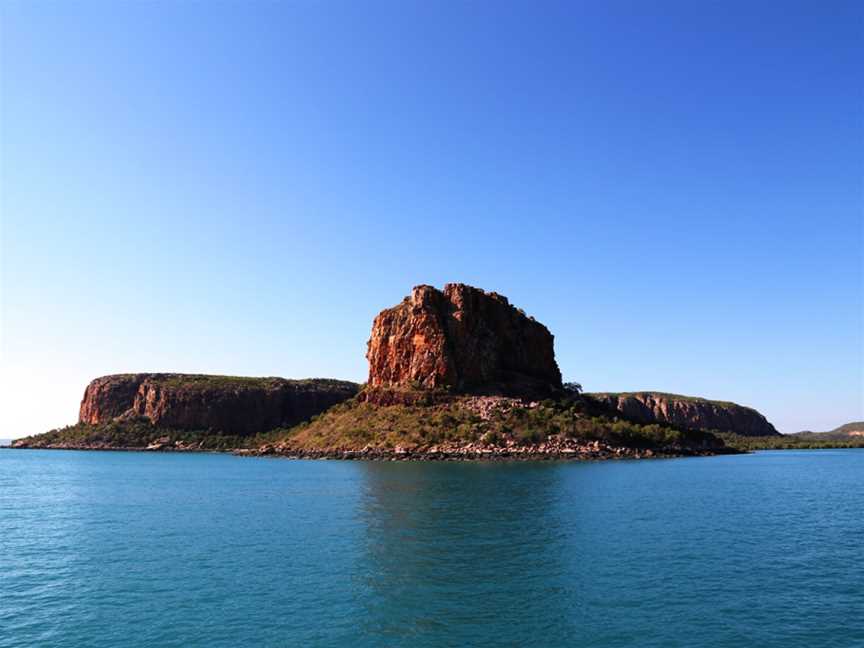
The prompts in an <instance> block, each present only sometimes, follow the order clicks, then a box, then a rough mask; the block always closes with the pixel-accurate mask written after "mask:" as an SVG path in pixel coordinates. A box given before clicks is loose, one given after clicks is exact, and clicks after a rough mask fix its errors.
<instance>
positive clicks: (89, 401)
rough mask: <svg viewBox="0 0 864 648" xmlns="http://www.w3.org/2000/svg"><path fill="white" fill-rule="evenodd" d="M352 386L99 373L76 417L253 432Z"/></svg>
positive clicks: (291, 421)
mask: <svg viewBox="0 0 864 648" xmlns="http://www.w3.org/2000/svg"><path fill="white" fill-rule="evenodd" d="M357 390H358V385H356V384H355V383H350V382H344V381H340V380H325V379H313V380H286V379H284V378H234V377H229V376H200V375H190V374H124V375H117V376H103V377H101V378H97V379H96V380H94V381H92V382H91V383H90V384H89V385H88V386H87V389H86V391H85V392H84V399H83V400H82V401H81V409H80V412H79V421H80V422H81V423H89V424H91V425H100V424H104V423H109V422H111V421H114V420H120V421H122V420H129V419H136V418H145V419H148V420H149V421H150V422H151V423H152V424H153V425H155V426H158V427H166V428H177V429H195V430H211V429H212V430H217V431H220V432H224V433H226V434H241V435H245V434H255V433H258V432H265V431H267V430H272V429H274V428H278V427H289V426H292V425H296V424H297V423H300V422H301V421H304V420H307V419H309V418H311V417H312V416H315V415H316V414H320V413H321V412H323V411H324V410H326V409H328V408H329V407H331V406H333V405H335V404H337V403H340V402H342V401H344V400H346V399H348V398H351V397H352V396H354V395H355V394H356V393H357Z"/></svg>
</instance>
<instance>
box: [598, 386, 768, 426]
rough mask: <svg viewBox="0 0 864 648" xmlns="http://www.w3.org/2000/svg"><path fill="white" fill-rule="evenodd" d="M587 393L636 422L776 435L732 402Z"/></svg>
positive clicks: (653, 394) (760, 419)
mask: <svg viewBox="0 0 864 648" xmlns="http://www.w3.org/2000/svg"><path fill="white" fill-rule="evenodd" d="M588 395H589V396H591V397H592V398H594V399H595V400H597V401H600V402H601V403H603V404H605V405H607V406H609V407H610V408H612V409H615V410H617V411H618V412H620V413H621V414H622V416H624V417H626V418H628V419H630V420H633V421H637V422H639V423H663V424H667V425H672V426H674V427H677V428H683V429H690V430H716V431H719V432H733V433H735V434H740V435H742V436H773V435H779V434H780V433H779V432H778V431H777V430H776V429H775V428H774V426H773V425H771V423H769V422H768V420H767V419H766V418H765V417H764V416H762V414H760V413H759V412H757V411H756V410H754V409H752V408H750V407H744V406H742V405H737V404H735V403H728V402H722V401H712V400H707V399H705V398H694V397H691V396H680V395H677V394H664V393H660V392H629V393H614V394H611V393H601V394H588Z"/></svg>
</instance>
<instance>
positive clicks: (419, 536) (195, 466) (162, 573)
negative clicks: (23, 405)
mask: <svg viewBox="0 0 864 648" xmlns="http://www.w3.org/2000/svg"><path fill="white" fill-rule="evenodd" d="M862 477H864V450H813V451H778V452H759V453H755V454H750V455H740V456H721V457H707V458H686V459H662V460H660V459H657V460H642V461H605V462H593V463H592V462H581V463H566V462H537V463H429V462H417V463H414V462H381V463H377V462H359V461H358V462H350V461H292V460H285V459H270V458H239V457H233V456H229V455H219V454H151V453H137V452H136V453H132V452H77V451H38V450H8V449H7V450H2V451H0V560H2V563H0V647H2V648H12V647H24V646H27V647H30V646H33V647H37V646H38V647H43V646H58V647H60V646H62V647H67V646H68V647H70V648H72V647H74V648H85V647H93V648H102V647H104V648H116V647H118V646H123V647H138V646H140V647H144V646H147V647H154V646H160V647H162V646H177V647H178V648H179V647H183V648H189V647H195V646H201V647H207V648H214V647H226V648H228V647H231V648H236V647H242V646H250V647H252V646H254V647H257V646H304V647H306V646H334V647H335V646H340V647H341V646H370V647H371V646H376V647H377V646H411V647H425V646H586V647H588V646H591V647H595V646H596V647H619V646H620V647H624V646H638V647H640V648H642V647H653V646H656V647H658V648H659V647H661V646H662V647H664V648H669V647H674V646H682V647H683V646H687V647H691V646H699V647H716V648H720V647H730V648H731V647H735V648H740V647H742V646H745V647H746V646H754V647H756V646H758V647H760V648H764V647H773V646H776V647H778V648H781V647H782V648H792V647H797V646H800V647H802V648H805V647H806V648H814V647H823V648H830V647H834V646H836V647H853V646H858V647H861V646H864V478H862Z"/></svg>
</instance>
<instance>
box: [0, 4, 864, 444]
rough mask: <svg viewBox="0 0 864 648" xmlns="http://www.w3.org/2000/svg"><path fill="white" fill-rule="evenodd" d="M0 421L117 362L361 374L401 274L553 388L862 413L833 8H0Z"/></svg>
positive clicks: (846, 123) (861, 152) (852, 72)
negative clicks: (503, 301)
mask: <svg viewBox="0 0 864 648" xmlns="http://www.w3.org/2000/svg"><path fill="white" fill-rule="evenodd" d="M0 19H2V20H0V57H2V58H0V163H2V167H0V209H2V226H0V237H2V313H0V316H2V341H0V345H2V370H3V385H2V389H0V393H2V405H0V437H16V436H22V435H24V434H28V433H35V432H41V431H44V430H45V429H47V428H50V427H54V426H59V425H63V424H67V423H71V422H74V420H75V418H76V416H77V408H78V404H79V401H80V398H81V395H82V393H83V390H84V386H85V385H86V383H87V381H89V380H90V379H91V378H93V377H95V376H98V375H102V374H108V373H115V372H133V371H134V372H137V371H185V372H212V373H224V374H241V375H279V376H286V377H307V376H326V377H338V378H346V379H353V380H358V381H360V380H363V379H365V375H366V361H365V358H364V353H365V344H366V340H367V339H368V335H369V329H370V325H371V322H372V318H373V317H374V315H375V314H376V313H377V312H378V311H379V310H380V309H381V308H384V307H387V306H391V305H393V304H395V303H397V302H398V301H400V300H401V298H402V297H403V296H404V295H406V294H407V293H408V292H409V291H410V288H411V286H413V285H415V284H419V283H430V284H434V285H437V286H441V285H443V284H444V283H445V282H451V281H461V282H466V283H470V284H472V285H475V286H479V287H482V288H485V289H487V290H495V291H498V292H500V293H503V294H505V295H507V296H508V297H509V298H510V300H511V301H512V302H513V303H514V304H516V305H517V306H521V307H523V308H524V309H525V310H526V311H527V312H528V313H530V314H532V315H534V316H536V317H537V319H539V320H540V321H542V322H543V323H545V324H546V325H547V326H548V327H549V328H550V329H551V331H552V332H553V333H554V334H555V336H556V342H555V344H556V352H557V357H558V362H559V364H560V366H561V369H562V372H563V374H564V376H565V379H569V380H577V381H580V382H581V383H582V384H583V385H584V386H585V388H586V389H587V390H636V389H653V390H663V391H671V392H679V393H685V394H693V395H703V396H706V397H710V398H719V399H724V400H734V401H737V402H740V403H743V404H747V405H751V406H754V407H756V408H758V409H759V410H761V411H762V412H763V413H765V414H766V415H767V416H768V418H769V420H771V421H772V422H774V423H775V424H776V425H777V427H778V428H779V429H780V430H781V431H785V432H791V431H797V430H801V429H813V430H824V429H829V428H832V427H835V426H837V425H840V424H842V423H846V422H848V421H851V420H860V419H862V418H864V411H862V409H864V403H862V401H864V393H862V392H864V386H862V383H864V376H862V372H864V368H862V367H864V353H862V344H864V343H862V310H864V307H862V301H864V299H862V274H864V268H862V239H864V230H862V177H864V176H862V170H864V125H862V106H864V102H862V98H864V97H862V61H864V44H862V33H864V4H862V3H860V2H818V1H816V0H813V1H811V2H782V3H781V2H753V1H752V0H749V1H747V2H716V3H714V2H712V3H709V2H690V1H686V2H674V1H665V2H660V3H657V2H652V3H648V2H615V1H606V0H604V1H603V2H562V3H553V2H539V3H538V2H503V3H502V2H485V1H484V2H471V3H468V2H455V1H450V2H414V1H412V2H403V1H398V2H376V1H370V2H353V1H352V2H336V1H328V2H311V1H309V2H292V3H289V2H284V3H271V2H236V3H215V2H213V3H192V2H179V1H178V2H169V1H168V0H162V1H161V2H152V3H149V2H148V3H144V2H104V3H101V2H99V3H97V2H67V3H61V2H39V1H36V2H13V1H10V0H7V1H6V2H3V3H2V10H0Z"/></svg>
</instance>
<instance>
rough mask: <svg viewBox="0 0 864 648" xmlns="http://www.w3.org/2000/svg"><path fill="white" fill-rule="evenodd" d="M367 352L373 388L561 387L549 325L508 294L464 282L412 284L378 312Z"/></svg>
mask: <svg viewBox="0 0 864 648" xmlns="http://www.w3.org/2000/svg"><path fill="white" fill-rule="evenodd" d="M366 357H367V358H368V360H369V385H370V387H372V388H373V389H374V388H392V387H422V388H427V389H430V388H435V387H450V388H453V389H455V390H457V391H469V392H478V393H479V392H489V393H504V394H513V395H529V394H530V395H537V394H543V393H550V392H551V391H553V390H555V389H557V388H560V387H561V372H560V371H559V370H558V365H557V364H556V362H555V351H554V349H553V337H552V334H551V333H550V332H549V330H548V329H547V328H546V327H545V326H543V325H542V324H540V323H539V322H537V321H535V320H534V319H533V318H531V317H528V316H526V315H525V313H524V312H522V311H521V310H518V309H516V308H514V307H513V306H511V305H510V303H509V302H508V301H507V298H506V297H503V296H502V295H498V294H497V293H494V292H491V293H487V292H484V291H483V290H479V289H477V288H472V287H471V286H466V285H465V284H447V285H446V286H444V290H443V291H440V290H437V289H436V288H433V287H432V286H417V287H415V288H414V290H413V291H412V293H411V296H410V297H406V298H405V299H404V300H403V301H402V303H401V304H399V305H397V306H394V307H393V308H388V309H386V310H384V311H381V313H379V315H378V316H377V317H376V318H375V321H374V323H373V325H372V336H371V338H370V340H369V345H368V352H367V353H366Z"/></svg>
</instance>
